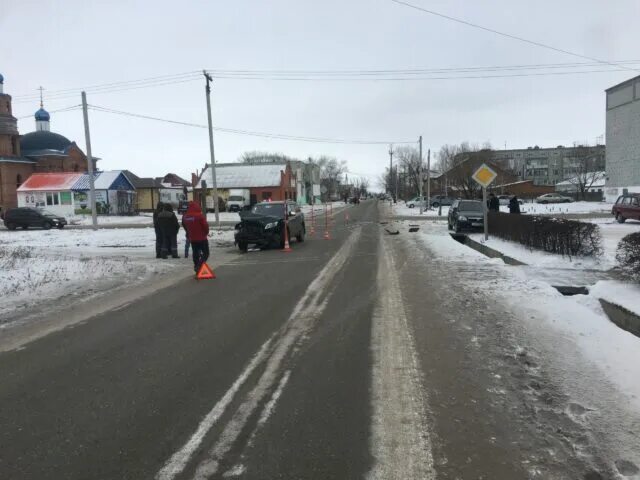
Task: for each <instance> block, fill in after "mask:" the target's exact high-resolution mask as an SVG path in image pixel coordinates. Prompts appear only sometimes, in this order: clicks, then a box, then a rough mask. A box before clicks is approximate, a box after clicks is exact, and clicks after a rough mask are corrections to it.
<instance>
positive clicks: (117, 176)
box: [72, 170, 133, 190]
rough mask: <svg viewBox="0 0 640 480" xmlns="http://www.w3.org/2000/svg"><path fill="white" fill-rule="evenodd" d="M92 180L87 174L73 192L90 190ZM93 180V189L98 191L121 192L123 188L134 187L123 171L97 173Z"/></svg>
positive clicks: (73, 188) (80, 179)
mask: <svg viewBox="0 0 640 480" xmlns="http://www.w3.org/2000/svg"><path fill="white" fill-rule="evenodd" d="M90 178H91V177H90V176H89V174H88V173H85V174H84V175H82V176H81V177H80V178H79V179H78V181H77V182H76V183H75V184H74V185H73V187H72V190H89V189H90V188H91V185H90V182H89V179H90ZM93 178H94V180H93V188H95V189H96V190H112V189H114V190H120V189H122V188H127V187H133V183H132V182H131V180H130V179H129V178H127V176H126V175H125V174H124V171H123V170H110V171H105V172H96V173H94V177H93ZM123 179H124V180H123ZM114 184H116V185H114Z"/></svg>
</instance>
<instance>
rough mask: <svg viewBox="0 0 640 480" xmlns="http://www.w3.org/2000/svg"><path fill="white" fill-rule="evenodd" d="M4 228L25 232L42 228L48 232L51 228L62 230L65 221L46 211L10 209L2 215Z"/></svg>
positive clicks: (25, 208) (22, 208)
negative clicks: (28, 229) (31, 228)
mask: <svg viewBox="0 0 640 480" xmlns="http://www.w3.org/2000/svg"><path fill="white" fill-rule="evenodd" d="M3 221H4V226H5V227H7V228H8V229H9V230H15V229H16V228H18V227H20V228H22V229H24V230H26V229H27V228H29V227H37V228H44V229H45V230H49V229H50V228H52V227H56V228H64V226H65V225H66V224H67V220H66V219H65V218H64V217H60V216H58V215H56V214H54V213H50V212H47V211H46V210H37V209H35V208H29V207H19V208H11V209H9V210H7V211H6V212H5V214H4V219H3Z"/></svg>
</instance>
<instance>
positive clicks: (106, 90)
mask: <svg viewBox="0 0 640 480" xmlns="http://www.w3.org/2000/svg"><path fill="white" fill-rule="evenodd" d="M196 80H199V78H198V77H187V78H183V79H175V80H170V81H162V82H153V83H144V84H137V85H131V86H124V87H110V88H103V89H93V90H87V92H88V93H91V94H92V95H97V94H102V93H118V92H125V91H130V90H138V89H141V88H151V87H162V86H168V85H177V84H180V83H187V82H194V81H196ZM80 93H81V91H80V90H78V91H76V92H73V93H64V94H57V95H45V101H52V100H63V99H66V98H74V97H77V96H78V95H80ZM33 101H35V99H30V98H26V99H25V98H23V99H18V100H16V101H15V102H14V103H26V102H33Z"/></svg>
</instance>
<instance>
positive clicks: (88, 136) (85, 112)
mask: <svg viewBox="0 0 640 480" xmlns="http://www.w3.org/2000/svg"><path fill="white" fill-rule="evenodd" d="M82 116H83V117H84V140H85V143H86V144H87V170H88V171H89V204H90V205H91V225H92V227H93V229H94V230H95V229H97V228H98V217H97V215H96V186H95V181H94V178H93V157H92V156H91V134H90V133H89V111H88V110H87V94H86V93H85V92H82Z"/></svg>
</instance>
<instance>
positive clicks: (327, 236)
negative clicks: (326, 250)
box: [324, 229, 331, 240]
mask: <svg viewBox="0 0 640 480" xmlns="http://www.w3.org/2000/svg"><path fill="white" fill-rule="evenodd" d="M324 239H325V240H331V235H329V230H328V229H327V230H325V231H324Z"/></svg>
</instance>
